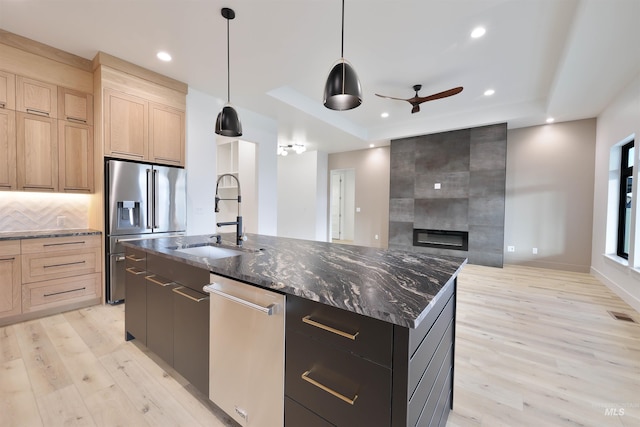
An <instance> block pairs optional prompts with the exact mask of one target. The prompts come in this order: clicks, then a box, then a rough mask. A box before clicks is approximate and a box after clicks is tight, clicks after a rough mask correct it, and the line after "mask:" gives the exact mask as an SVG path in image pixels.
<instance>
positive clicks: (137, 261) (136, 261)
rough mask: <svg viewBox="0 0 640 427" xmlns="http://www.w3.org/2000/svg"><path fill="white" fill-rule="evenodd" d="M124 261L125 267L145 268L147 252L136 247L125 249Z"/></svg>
mask: <svg viewBox="0 0 640 427" xmlns="http://www.w3.org/2000/svg"><path fill="white" fill-rule="evenodd" d="M125 263H126V267H127V268H134V269H139V270H146V269H147V253H146V252H144V251H140V250H137V249H132V248H126V249H125Z"/></svg>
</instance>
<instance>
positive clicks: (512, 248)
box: [507, 246, 516, 252]
mask: <svg viewBox="0 0 640 427" xmlns="http://www.w3.org/2000/svg"><path fill="white" fill-rule="evenodd" d="M515 251H516V247H515V246H507V252H515Z"/></svg>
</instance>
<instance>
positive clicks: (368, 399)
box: [285, 278, 456, 427]
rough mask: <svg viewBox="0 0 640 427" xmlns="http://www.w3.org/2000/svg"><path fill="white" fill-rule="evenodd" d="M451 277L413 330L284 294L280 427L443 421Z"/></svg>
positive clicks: (449, 382) (449, 393)
mask: <svg viewBox="0 0 640 427" xmlns="http://www.w3.org/2000/svg"><path fill="white" fill-rule="evenodd" d="M455 303H456V279H455V278H452V279H451V280H450V281H449V283H448V284H447V285H446V286H445V287H444V288H443V289H442V290H441V291H440V293H439V294H438V298H437V300H435V304H434V305H433V307H432V308H431V309H430V311H429V312H428V313H427V315H426V317H425V318H424V319H423V320H422V321H421V322H420V324H419V325H418V327H417V328H415V329H412V328H406V327H401V326H398V325H393V324H391V323H386V322H383V321H381V320H376V319H372V318H370V317H365V316H362V315H359V314H355V313H352V312H348V311H345V310H342V309H338V308H334V307H329V306H327V305H323V304H319V303H315V302H311V301H308V300H305V299H303V298H299V297H295V296H291V295H287V309H286V345H285V347H286V350H285V351H286V353H285V354H286V365H285V425H286V426H287V427H297V426H305V427H315V426H318V427H320V426H323V427H324V426H340V427H342V426H344V427H347V426H349V427H356V426H362V427H376V426H381V427H382V426H384V427H389V426H393V427H399V426H403V427H404V426H444V425H445V424H446V422H447V417H448V414H449V411H450V409H451V408H452V406H453V360H454V359H453V357H454V336H455V331H454V328H455Z"/></svg>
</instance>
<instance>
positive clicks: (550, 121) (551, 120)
mask: <svg viewBox="0 0 640 427" xmlns="http://www.w3.org/2000/svg"><path fill="white" fill-rule="evenodd" d="M555 121H556V119H554V118H553V117H549V118H547V123H553V122H555Z"/></svg>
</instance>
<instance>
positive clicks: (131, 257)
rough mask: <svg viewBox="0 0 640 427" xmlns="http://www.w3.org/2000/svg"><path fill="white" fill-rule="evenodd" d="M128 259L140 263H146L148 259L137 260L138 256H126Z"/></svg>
mask: <svg viewBox="0 0 640 427" xmlns="http://www.w3.org/2000/svg"><path fill="white" fill-rule="evenodd" d="M126 258H127V259H128V260H129V261H135V262H140V261H144V260H146V258H136V256H135V255H127V256H126Z"/></svg>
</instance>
